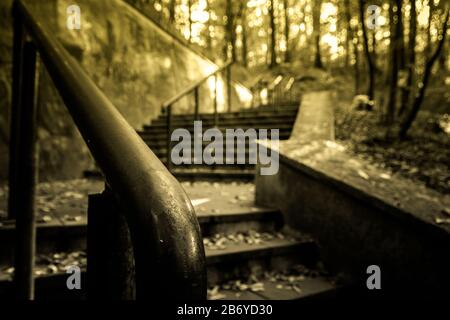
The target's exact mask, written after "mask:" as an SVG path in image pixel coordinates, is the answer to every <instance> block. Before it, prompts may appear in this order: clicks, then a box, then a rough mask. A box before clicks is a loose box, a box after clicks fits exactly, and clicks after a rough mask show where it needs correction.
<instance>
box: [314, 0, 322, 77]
mask: <svg viewBox="0 0 450 320" xmlns="http://www.w3.org/2000/svg"><path fill="white" fill-rule="evenodd" d="M321 9H322V0H314V3H313V8H312V10H313V38H314V48H315V56H314V67H316V68H320V69H323V68H324V67H323V63H322V55H321V53H320V13H321V11H322V10H321Z"/></svg>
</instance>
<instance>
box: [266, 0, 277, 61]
mask: <svg viewBox="0 0 450 320" xmlns="http://www.w3.org/2000/svg"><path fill="white" fill-rule="evenodd" d="M274 2H275V0H268V6H269V24H270V67H271V68H273V67H275V66H276V65H277V50H276V47H277V41H276V39H277V29H276V25H275V3H274Z"/></svg>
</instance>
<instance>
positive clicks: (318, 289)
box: [217, 277, 337, 301]
mask: <svg viewBox="0 0 450 320" xmlns="http://www.w3.org/2000/svg"><path fill="white" fill-rule="evenodd" d="M261 283H262V286H263V288H264V290H263V291H257V292H252V291H251V290H246V291H237V290H221V291H220V292H219V293H220V296H219V295H217V296H218V297H220V298H219V299H218V300H306V299H307V300H308V301H310V300H313V299H314V300H315V299H323V298H332V297H335V296H336V295H337V287H336V286H335V285H334V284H333V283H332V282H330V281H329V280H327V279H325V278H323V277H305V279H304V280H303V281H302V282H301V284H300V285H299V287H298V289H297V290H295V289H289V287H287V288H286V286H285V285H283V284H280V283H277V282H271V281H268V280H265V281H261ZM280 285H281V286H283V287H282V288H281V287H280Z"/></svg>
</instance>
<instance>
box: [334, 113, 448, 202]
mask: <svg viewBox="0 0 450 320" xmlns="http://www.w3.org/2000/svg"><path fill="white" fill-rule="evenodd" d="M446 121H447V118H446V117H445V115H439V114H433V113H431V112H429V111H423V112H421V113H419V115H418V119H417V120H416V123H415V124H414V126H413V128H412V129H411V132H410V135H409V137H408V138H407V139H404V140H399V139H385V138H384V133H385V132H386V128H385V126H384V125H383V124H382V122H381V121H380V117H379V114H378V113H376V112H371V111H352V113H351V114H348V113H344V112H342V113H339V112H337V113H336V138H337V139H338V140H340V141H341V142H342V143H343V144H344V145H345V146H346V147H347V149H348V151H350V152H352V153H353V154H354V155H355V156H356V157H360V158H363V159H365V160H368V161H369V162H371V163H372V164H374V165H375V166H377V167H380V168H383V169H384V170H387V171H390V172H391V173H392V174H399V175H401V176H403V177H406V178H408V179H411V180H413V181H415V182H417V183H421V184H425V185H426V186H427V187H429V188H432V189H435V190H437V191H439V192H441V193H444V194H450V170H449V164H450V134H449V133H447V132H446V131H445V128H446V127H445V126H446V123H447V122H446Z"/></svg>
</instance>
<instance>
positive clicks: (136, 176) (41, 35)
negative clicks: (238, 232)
mask: <svg viewBox="0 0 450 320" xmlns="http://www.w3.org/2000/svg"><path fill="white" fill-rule="evenodd" d="M16 4H17V5H16V10H18V11H19V12H20V14H21V16H22V17H23V20H24V24H25V26H26V29H27V31H28V32H29V34H30V36H31V38H32V40H33V41H34V42H35V44H36V46H37V47H38V50H39V53H40V56H41V59H42V61H43V63H44V65H45V66H46V68H47V70H48V72H49V74H50V75H51V77H52V79H53V81H54V83H55V85H56V87H57V89H58V91H59V93H60V94H61V97H62V98H63V100H64V102H65V104H66V106H67V109H68V110H69V112H70V114H71V116H72V118H73V119H74V121H75V123H76V125H77V127H78V129H79V130H80V133H81V134H82V136H83V138H84V140H85V141H86V143H87V145H88V147H89V149H90V151H91V153H92V155H93V156H94V158H95V159H96V161H97V163H98V165H99V167H100V168H101V170H102V171H103V173H104V176H105V177H106V180H107V184H108V185H109V187H110V188H111V190H113V193H114V196H115V197H116V199H117V201H118V203H120V204H121V206H122V209H123V212H124V213H125V215H126V219H127V222H128V225H129V227H130V233H131V237H132V242H133V247H134V255H135V262H136V282H137V283H136V297H137V299H142V298H144V299H146V298H155V297H156V298H158V299H165V298H168V297H170V298H172V299H174V298H175V299H190V300H199V299H205V298H206V269H205V253H204V248H203V243H202V239H201V236H200V228H199V224H198V221H197V219H196V217H195V212H194V208H193V207H192V205H191V203H190V201H189V198H188V197H187V195H186V193H185V192H184V190H183V189H182V187H181V185H180V184H179V183H178V181H177V180H176V179H175V178H174V177H173V176H172V175H171V174H170V173H169V171H168V170H167V169H166V168H165V166H164V165H163V164H162V163H161V161H160V160H159V159H158V158H157V157H156V156H155V155H154V154H153V152H152V151H151V150H150V149H149V148H148V147H147V145H146V144H145V143H144V142H143V141H142V140H141V138H140V137H139V136H138V135H137V133H136V132H135V130H134V129H133V128H132V127H131V126H130V125H129V124H128V123H127V121H126V120H125V119H124V118H123V117H122V116H121V114H120V113H119V112H118V111H117V109H116V108H115V107H114V106H113V105H112V103H111V102H110V101H109V100H108V98H107V97H106V96H105V95H104V94H103V93H102V92H101V91H100V89H99V88H98V87H96V86H95V84H94V82H93V81H92V80H91V79H90V78H89V77H88V76H87V75H86V73H85V72H84V71H83V70H82V68H81V67H80V66H79V65H78V64H77V63H76V62H75V60H74V59H73V58H72V57H71V56H70V55H69V54H68V53H67V51H66V50H65V49H64V48H63V47H62V45H61V44H60V43H59V42H58V41H57V40H56V39H55V38H54V37H53V36H52V34H51V33H50V32H49V31H48V30H46V29H45V28H43V26H42V24H41V23H40V22H38V21H36V20H35V19H33V16H32V14H31V12H30V10H28V8H27V4H26V2H23V1H16Z"/></svg>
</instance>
